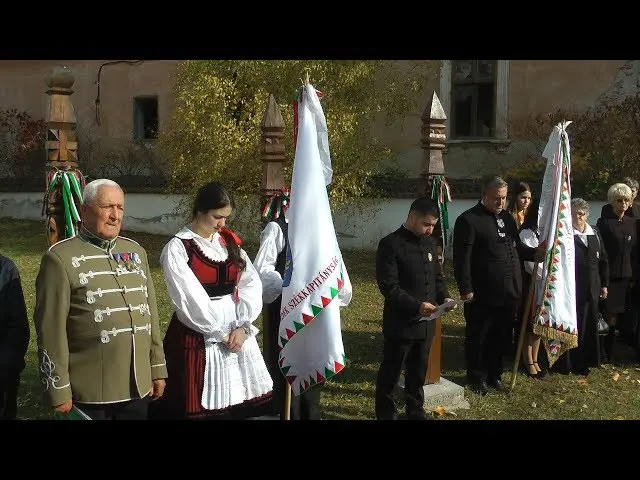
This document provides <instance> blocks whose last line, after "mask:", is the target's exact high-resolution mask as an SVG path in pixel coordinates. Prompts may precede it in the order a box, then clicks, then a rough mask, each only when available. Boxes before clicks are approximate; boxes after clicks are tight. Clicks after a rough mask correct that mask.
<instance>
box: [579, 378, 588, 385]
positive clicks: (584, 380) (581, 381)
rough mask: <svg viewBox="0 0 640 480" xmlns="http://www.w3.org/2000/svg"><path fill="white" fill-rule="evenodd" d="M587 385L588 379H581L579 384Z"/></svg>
mask: <svg viewBox="0 0 640 480" xmlns="http://www.w3.org/2000/svg"><path fill="white" fill-rule="evenodd" d="M587 383H588V382H587V379H586V378H580V379H578V384H579V385H586V384H587Z"/></svg>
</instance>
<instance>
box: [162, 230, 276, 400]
mask: <svg viewBox="0 0 640 480" xmlns="http://www.w3.org/2000/svg"><path fill="white" fill-rule="evenodd" d="M176 237H178V238H172V239H171V240H169V242H168V243H167V244H166V245H165V247H164V249H163V250H162V253H161V254H160V264H161V265H162V271H163V273H164V278H165V281H166V284H167V290H168V292H169V297H170V298H171V303H172V304H173V307H174V309H175V312H176V316H177V317H178V320H180V322H182V323H183V324H184V325H186V326H187V327H189V328H191V329H192V330H194V331H196V332H198V333H201V334H202V335H203V336H204V339H205V351H206V366H205V382H204V388H203V392H202V406H203V407H204V408H207V409H219V408H225V407H228V406H229V405H235V404H238V403H242V402H243V401H245V400H248V399H251V398H254V397H256V396H259V395H263V394H265V393H268V392H269V391H271V389H272V387H273V382H272V380H271V377H270V376H269V373H268V371H267V369H266V366H265V364H264V359H263V358H262V354H261V352H260V347H259V345H258V343H257V341H256V339H255V334H256V333H257V332H258V329H257V328H256V327H255V326H254V325H253V322H254V321H255V320H256V319H257V318H258V316H259V315H260V313H261V311H262V282H261V281H260V277H259V276H258V273H257V271H256V269H255V268H254V266H253V264H252V263H251V260H250V259H249V257H248V256H247V254H246V252H245V251H244V250H242V249H241V250H240V253H241V256H242V258H243V259H244V260H245V262H246V263H247V266H246V268H245V270H244V271H242V273H241V275H240V279H239V281H238V284H237V297H238V301H237V302H235V301H234V299H233V297H234V295H232V294H230V295H224V296H222V297H220V298H219V299H211V298H209V295H208V294H207V292H206V291H205V289H204V287H203V286H202V284H201V283H200V281H199V280H198V279H197V278H196V276H195V274H194V273H193V271H192V270H191V268H190V267H189V265H188V264H187V261H188V256H187V252H186V250H185V248H184V245H183V243H182V241H181V240H180V239H192V240H193V241H194V242H196V244H197V246H198V247H199V248H200V250H201V251H202V253H203V254H204V255H205V256H206V257H207V258H208V259H210V260H212V261H216V262H220V261H224V260H226V259H227V257H228V255H229V254H228V252H227V248H226V247H225V246H224V245H223V242H222V241H221V236H220V234H219V233H215V234H214V236H213V238H212V240H211V241H209V240H207V239H205V238H203V237H201V236H200V235H198V234H196V233H195V232H193V231H192V230H191V229H190V228H189V227H188V226H186V227H184V228H182V229H181V230H180V231H179V232H178V233H177V234H176ZM245 323H250V324H251V326H250V329H251V335H250V336H249V337H248V338H247V340H245V342H244V343H243V346H242V349H241V350H240V352H238V353H233V352H231V351H230V350H229V349H228V348H227V347H226V346H225V344H224V342H225V341H226V340H227V339H228V335H229V333H231V331H233V330H234V329H235V328H238V327H240V326H242V325H244V324H245Z"/></svg>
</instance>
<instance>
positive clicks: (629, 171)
mask: <svg viewBox="0 0 640 480" xmlns="http://www.w3.org/2000/svg"><path fill="white" fill-rule="evenodd" d="M563 119H566V120H572V123H571V125H569V127H567V133H568V134H569V141H570V145H571V164H572V165H571V185H572V193H573V195H574V196H581V197H584V198H588V199H594V200H603V201H604V200H606V193H607V190H608V188H609V187H610V186H611V185H612V184H613V183H615V182H619V181H621V179H622V178H623V177H632V178H636V179H640V85H639V87H638V88H636V90H635V93H633V94H631V95H628V96H626V97H624V98H622V99H620V98H615V97H610V98H608V99H606V100H604V101H603V102H602V103H600V104H598V105H596V106H594V107H592V108H589V109H587V110H586V111H582V112H570V111H563V110H556V111H555V112H551V113H549V114H547V115H535V116H533V115H532V116H529V117H526V118H522V119H519V120H518V121H514V122H512V123H511V124H510V125H509V136H510V137H511V138H512V139H513V140H514V141H520V142H523V143H525V144H528V145H529V147H530V148H529V149H527V148H523V149H522V150H521V151H522V152H525V153H523V154H522V155H521V158H520V159H519V160H518V161H517V162H516V163H515V165H514V166H512V167H511V168H508V169H507V171H506V173H505V176H506V177H508V178H511V179H522V180H525V181H528V180H533V179H538V178H540V179H541V178H542V175H543V173H544V169H545V163H544V162H542V161H540V158H541V157H540V155H541V154H542V150H543V149H544V146H545V144H546V142H547V140H548V138H549V134H550V133H551V131H552V128H553V126H554V125H556V124H558V122H560V121H562V120H563Z"/></svg>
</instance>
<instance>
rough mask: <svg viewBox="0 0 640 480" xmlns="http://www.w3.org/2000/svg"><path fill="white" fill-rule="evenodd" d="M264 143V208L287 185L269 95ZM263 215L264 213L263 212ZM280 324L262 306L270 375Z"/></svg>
mask: <svg viewBox="0 0 640 480" xmlns="http://www.w3.org/2000/svg"><path fill="white" fill-rule="evenodd" d="M260 129H261V130H262V146H261V148H260V154H261V155H260V156H261V159H262V172H263V173H262V188H261V190H262V196H261V199H262V201H261V204H260V207H262V206H263V205H264V204H265V203H266V201H267V200H268V199H269V198H270V197H271V195H273V194H275V193H277V192H279V191H280V190H281V189H282V187H283V186H284V168H283V167H284V165H283V164H284V161H285V155H284V120H283V118H282V113H281V112H280V107H279V106H278V104H277V103H276V99H275V98H274V96H273V95H272V94H269V101H268V103H267V108H266V110H265V112H264V116H263V117H262V124H261V125H260ZM260 213H261V214H262V212H260ZM279 325H280V317H279V316H278V317H277V318H271V317H270V316H269V309H268V308H267V306H266V305H265V306H264V308H263V309H262V331H263V332H264V334H263V335H262V352H263V356H264V359H265V362H266V364H267V366H268V367H269V369H270V373H271V375H276V374H277V372H271V366H272V365H277V364H278V347H277V345H272V344H271V342H270V341H269V339H270V335H269V333H268V332H271V331H273V330H274V329H275V330H277V329H278V326H279Z"/></svg>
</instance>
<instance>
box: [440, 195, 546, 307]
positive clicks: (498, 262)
mask: <svg viewBox="0 0 640 480" xmlns="http://www.w3.org/2000/svg"><path fill="white" fill-rule="evenodd" d="M500 220H501V222H500ZM534 255H535V248H531V247H528V246H526V245H524V244H523V243H522V241H521V240H520V236H519V235H518V226H517V224H516V221H515V220H514V219H513V217H512V216H511V214H509V212H507V211H506V210H502V212H500V214H498V215H495V214H494V213H493V212H492V211H491V210H489V209H487V208H486V207H485V206H484V205H482V203H481V202H478V204H477V205H476V206H474V207H471V208H470V209H469V210H467V211H465V212H464V213H462V214H461V215H460V216H459V217H458V218H457V220H456V224H455V226H454V228H453V270H454V276H455V278H456V282H457V284H458V290H460V294H461V295H466V294H467V293H471V292H473V299H474V301H477V302H482V303H484V304H487V305H492V306H511V305H514V306H515V305H517V304H518V303H519V302H520V299H521V295H522V271H521V267H520V262H521V260H526V261H530V262H532V261H533V259H534Z"/></svg>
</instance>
